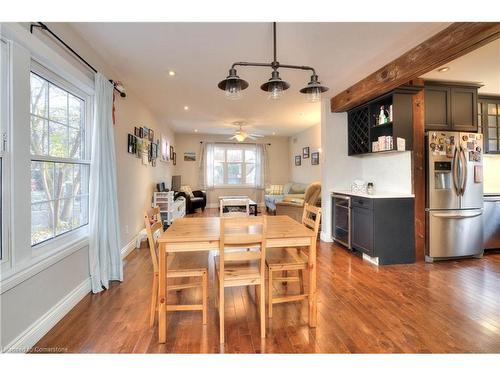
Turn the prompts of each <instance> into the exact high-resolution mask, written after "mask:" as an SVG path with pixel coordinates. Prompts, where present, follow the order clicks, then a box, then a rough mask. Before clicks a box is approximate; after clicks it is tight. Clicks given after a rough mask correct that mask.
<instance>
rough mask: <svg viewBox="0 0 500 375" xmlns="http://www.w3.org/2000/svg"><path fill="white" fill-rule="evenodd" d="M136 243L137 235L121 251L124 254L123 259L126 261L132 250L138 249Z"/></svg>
mask: <svg viewBox="0 0 500 375" xmlns="http://www.w3.org/2000/svg"><path fill="white" fill-rule="evenodd" d="M136 242H137V235H135V236H134V237H133V238H132V239H131V240H130V242H129V243H128V244H126V245H125V246H123V248H122V249H121V251H120V252H121V254H122V259H124V258H125V257H126V256H127V255H129V254H130V253H131V252H132V250H134V249H135V248H136Z"/></svg>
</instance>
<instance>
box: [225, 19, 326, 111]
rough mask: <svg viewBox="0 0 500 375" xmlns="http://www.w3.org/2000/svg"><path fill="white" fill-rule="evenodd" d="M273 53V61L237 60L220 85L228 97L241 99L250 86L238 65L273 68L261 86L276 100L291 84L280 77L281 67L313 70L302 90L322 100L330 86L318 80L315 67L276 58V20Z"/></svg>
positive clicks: (312, 97) (309, 99)
mask: <svg viewBox="0 0 500 375" xmlns="http://www.w3.org/2000/svg"><path fill="white" fill-rule="evenodd" d="M273 55H274V60H273V61H272V62H271V63H254V62H245V61H241V62H235V63H233V65H232V66H231V69H229V75H228V76H227V77H226V79H224V80H222V81H220V82H219V84H218V87H219V88H220V89H221V90H223V91H225V93H226V97H227V98H228V99H232V100H234V99H241V98H242V97H243V94H242V91H243V90H245V89H246V88H247V87H248V82H247V81H245V80H244V79H241V78H240V77H239V76H238V75H237V72H236V68H235V67H236V66H258V67H270V68H272V72H271V78H269V80H268V81H267V82H265V83H263V84H262V85H261V86H260V88H261V89H262V90H263V91H266V92H267V93H268V99H272V100H276V99H279V98H281V96H282V95H283V91H285V90H287V89H289V88H290V84H289V83H288V82H286V81H283V80H282V79H281V78H280V74H279V72H278V69H279V68H287V69H298V70H310V71H312V75H311V80H310V82H309V83H308V84H307V86H306V87H304V88H303V89H301V90H300V92H301V93H302V94H306V95H307V100H308V101H309V102H318V101H320V100H321V94H322V93H323V92H325V91H327V90H328V87H326V86H323V85H321V82H319V81H318V76H317V74H316V71H315V70H314V68H312V67H310V66H300V65H285V64H280V63H279V62H278V61H277V59H276V22H273Z"/></svg>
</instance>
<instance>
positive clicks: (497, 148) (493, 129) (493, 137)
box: [478, 98, 500, 153]
mask: <svg viewBox="0 0 500 375" xmlns="http://www.w3.org/2000/svg"><path fill="white" fill-rule="evenodd" d="M478 117H479V122H478V125H479V131H480V132H481V131H482V132H483V134H484V148H485V152H487V153H500V98H499V99H494V98H491V99H490V98H481V99H480V101H479V103H478Z"/></svg>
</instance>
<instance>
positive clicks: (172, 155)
mask: <svg viewBox="0 0 500 375" xmlns="http://www.w3.org/2000/svg"><path fill="white" fill-rule="evenodd" d="M173 158H174V146H172V145H170V159H173Z"/></svg>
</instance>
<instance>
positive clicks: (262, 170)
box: [255, 144, 269, 189]
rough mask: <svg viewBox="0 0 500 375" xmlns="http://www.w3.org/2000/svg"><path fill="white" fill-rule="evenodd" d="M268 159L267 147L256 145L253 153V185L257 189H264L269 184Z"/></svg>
mask: <svg viewBox="0 0 500 375" xmlns="http://www.w3.org/2000/svg"><path fill="white" fill-rule="evenodd" d="M268 179H269V158H268V157H267V145H266V144H257V145H256V152H255V185H256V187H257V188H258V189H264V188H265V187H266V186H267V185H268V184H269V181H268Z"/></svg>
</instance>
